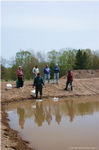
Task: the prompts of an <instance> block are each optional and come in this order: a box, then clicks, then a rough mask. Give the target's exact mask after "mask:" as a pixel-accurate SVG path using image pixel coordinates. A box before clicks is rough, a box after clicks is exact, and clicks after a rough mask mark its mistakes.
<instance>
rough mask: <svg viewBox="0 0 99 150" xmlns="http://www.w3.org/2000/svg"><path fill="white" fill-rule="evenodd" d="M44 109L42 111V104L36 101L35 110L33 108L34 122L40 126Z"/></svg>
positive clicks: (43, 116)
mask: <svg viewBox="0 0 99 150" xmlns="http://www.w3.org/2000/svg"><path fill="white" fill-rule="evenodd" d="M44 118H45V115H44V111H43V105H42V102H40V103H36V110H35V122H36V123H37V124H38V126H42V123H43V122H44Z"/></svg>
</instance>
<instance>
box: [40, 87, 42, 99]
mask: <svg viewBox="0 0 99 150" xmlns="http://www.w3.org/2000/svg"><path fill="white" fill-rule="evenodd" d="M40 99H42V88H41V89H40Z"/></svg>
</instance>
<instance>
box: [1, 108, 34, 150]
mask: <svg viewBox="0 0 99 150" xmlns="http://www.w3.org/2000/svg"><path fill="white" fill-rule="evenodd" d="M1 115H2V119H1V130H2V131H1V149H2V150H33V149H32V148H30V147H29V142H28V141H24V140H22V138H21V137H20V136H19V134H18V132H17V131H15V130H13V129H11V128H10V126H9V120H8V116H7V113H6V112H5V109H4V107H3V106H2V113H1Z"/></svg>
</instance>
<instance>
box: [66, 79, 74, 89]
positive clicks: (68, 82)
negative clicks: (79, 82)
mask: <svg viewBox="0 0 99 150" xmlns="http://www.w3.org/2000/svg"><path fill="white" fill-rule="evenodd" d="M68 84H70V86H71V91H72V90H73V85H72V81H67V82H66V88H65V89H66V90H68Z"/></svg>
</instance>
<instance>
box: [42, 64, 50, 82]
mask: <svg viewBox="0 0 99 150" xmlns="http://www.w3.org/2000/svg"><path fill="white" fill-rule="evenodd" d="M50 72H51V70H50V68H49V67H48V65H46V67H45V68H44V75H45V76H44V83H45V81H46V80H48V83H50Z"/></svg>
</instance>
